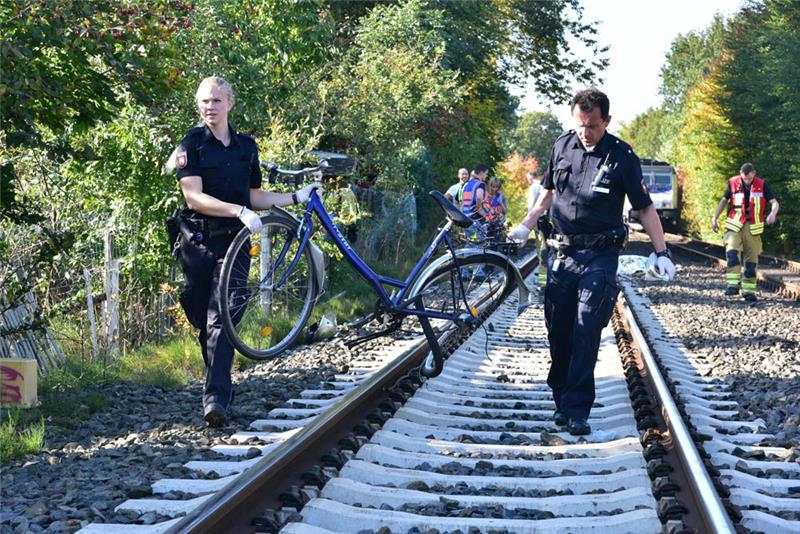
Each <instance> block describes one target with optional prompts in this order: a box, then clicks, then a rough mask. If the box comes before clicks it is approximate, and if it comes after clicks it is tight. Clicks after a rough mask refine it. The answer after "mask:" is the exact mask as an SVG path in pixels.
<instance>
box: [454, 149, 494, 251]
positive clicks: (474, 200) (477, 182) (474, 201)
mask: <svg viewBox="0 0 800 534" xmlns="http://www.w3.org/2000/svg"><path fill="white" fill-rule="evenodd" d="M487 176H489V166H488V165H486V164H485V163H478V164H477V165H475V168H474V169H473V170H472V176H471V177H470V179H469V181H468V182H467V183H465V184H464V187H463V188H462V189H461V211H463V212H464V214H465V215H466V216H467V217H469V218H470V219H472V220H473V221H475V222H474V224H473V225H472V226H470V227H469V228H467V229H466V230H465V231H464V234H465V235H466V236H467V238H468V239H471V240H473V241H474V240H482V239H485V238H486V231H485V228H484V223H485V222H486V214H487V211H486V207H485V201H486V177H487Z"/></svg>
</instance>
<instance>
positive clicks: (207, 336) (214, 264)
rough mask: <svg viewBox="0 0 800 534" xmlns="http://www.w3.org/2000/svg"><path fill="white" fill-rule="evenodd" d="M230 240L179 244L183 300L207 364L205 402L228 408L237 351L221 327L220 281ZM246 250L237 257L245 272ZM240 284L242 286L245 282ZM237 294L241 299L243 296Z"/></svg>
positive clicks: (246, 269)
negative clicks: (183, 284) (184, 282)
mask: <svg viewBox="0 0 800 534" xmlns="http://www.w3.org/2000/svg"><path fill="white" fill-rule="evenodd" d="M231 239H232V238H231V237H228V236H224V237H218V238H211V239H208V240H207V241H204V242H203V243H196V242H194V241H190V242H187V241H186V240H185V239H184V238H183V236H181V247H180V260H181V267H182V268H183V273H184V277H185V279H186V285H185V286H184V289H183V291H181V294H180V302H181V306H182V307H183V310H184V311H185V312H186V317H187V318H188V319H189V322H190V323H191V324H192V326H194V327H195V328H198V329H199V330H200V332H199V334H198V336H197V339H198V341H199V342H200V350H201V351H202V353H203V361H204V362H205V365H206V381H205V386H204V388H203V405H204V406H206V405H208V404H211V403H214V402H215V403H218V404H220V405H221V406H222V407H223V408H225V409H228V408H229V407H230V405H231V402H232V401H233V385H232V382H231V369H232V368H233V356H234V352H233V346H232V345H231V343H230V341H229V340H228V337H227V336H226V335H225V331H224V330H223V327H222V316H221V315H220V304H219V303H220V285H219V280H220V272H221V270H222V261H223V260H224V258H225V253H226V251H227V249H228V246H229V245H230V242H231ZM244 252H245V253H243V254H241V255H240V256H241V257H240V258H237V260H238V261H242V262H244V264H243V265H242V266H241V267H242V268H241V269H236V271H237V272H243V273H246V272H247V271H248V270H249V267H250V258H249V256H248V255H247V254H246V251H244ZM242 282H243V281H242ZM239 286H240V288H241V286H243V283H240V284H239ZM237 293H242V291H238V292H237ZM237 296H238V297H239V298H241V297H242V296H243V295H241V294H238V295H237ZM232 298H233V297H232ZM245 299H246V297H245ZM237 300H238V299H237Z"/></svg>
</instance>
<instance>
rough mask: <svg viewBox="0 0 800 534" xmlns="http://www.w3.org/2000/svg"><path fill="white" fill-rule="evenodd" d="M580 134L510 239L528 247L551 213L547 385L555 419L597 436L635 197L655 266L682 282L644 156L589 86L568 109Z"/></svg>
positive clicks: (556, 150)
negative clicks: (595, 410) (603, 341)
mask: <svg viewBox="0 0 800 534" xmlns="http://www.w3.org/2000/svg"><path fill="white" fill-rule="evenodd" d="M570 110H571V112H572V118H573V121H574V123H575V130H570V131H569V132H567V133H565V134H564V135H562V136H561V137H559V138H558V139H557V140H556V142H555V145H554V146H553V151H552V153H551V157H550V163H549V165H548V169H547V171H546V172H545V178H544V183H543V184H542V186H543V188H544V189H543V191H542V193H541V194H540V195H539V198H538V199H537V200H536V205H535V206H534V207H533V209H532V210H531V211H530V212H528V214H527V215H526V216H525V218H524V219H523V220H522V223H521V224H520V225H519V226H517V227H515V228H514V229H513V230H511V232H509V235H508V237H509V239H511V240H515V241H518V242H523V243H524V242H525V241H526V240H527V239H528V235H529V234H530V232H531V230H532V229H533V227H534V225H535V224H536V222H537V220H538V219H539V217H540V216H541V215H542V214H543V213H544V211H545V210H547V209H550V215H551V219H552V224H553V227H554V233H553V234H552V235H551V236H550V239H549V240H548V244H549V245H551V244H552V246H551V250H550V253H549V254H548V279H547V285H546V286H545V292H544V314H545V324H546V326H547V338H548V341H549V342H550V358H551V365H550V372H549V374H548V377H547V384H548V385H549V386H550V388H551V389H552V390H553V400H554V401H555V406H556V410H555V413H554V414H553V421H554V422H555V424H556V425H558V426H566V427H567V430H568V431H569V433H570V434H572V435H575V436H579V435H584V434H589V433H590V432H591V427H590V426H589V423H588V421H587V419H588V417H589V412H590V411H591V409H592V403H593V402H594V398H595V388H594V368H595V364H596V363H597V352H598V350H599V347H600V337H601V332H602V330H603V328H605V326H606V325H607V324H608V321H609V319H610V318H611V313H612V311H613V310H614V303H615V301H616V299H617V294H618V293H619V286H618V285H617V264H618V260H619V251H620V249H621V248H622V247H623V245H624V243H625V240H626V237H627V228H626V227H625V225H624V224H623V223H622V206H623V202H624V200H625V196H626V195H627V196H628V197H629V198H630V201H631V206H632V207H633V208H634V209H638V210H639V213H640V218H641V221H642V226H643V227H644V229H645V231H646V232H647V234H648V235H649V236H650V240H651V241H652V242H653V246H654V248H655V251H656V252H655V264H656V265H655V268H656V269H657V270H658V271H659V272H660V274H661V275H663V276H664V278H667V279H671V278H672V277H674V276H675V266H674V265H673V264H672V261H671V260H670V255H669V251H668V250H667V246H666V243H665V241H664V231H663V229H662V228H661V221H660V220H659V218H658V213H656V209H655V206H654V205H653V201H652V200H651V199H650V195H649V194H648V192H647V187H646V186H645V183H644V180H643V179H642V167H641V163H640V161H639V158H638V157H637V156H636V154H634V153H633V150H632V149H631V147H630V146H628V145H627V144H626V143H624V142H623V141H621V140H620V139H618V138H617V137H615V136H614V135H612V134H610V133H608V132H607V131H606V128H608V124H609V122H610V121H611V116H610V115H609V101H608V97H607V96H606V95H605V94H604V93H602V92H601V91H599V90H597V89H585V90H583V91H579V92H578V93H576V94H575V96H574V97H573V98H572V101H571V102H570Z"/></svg>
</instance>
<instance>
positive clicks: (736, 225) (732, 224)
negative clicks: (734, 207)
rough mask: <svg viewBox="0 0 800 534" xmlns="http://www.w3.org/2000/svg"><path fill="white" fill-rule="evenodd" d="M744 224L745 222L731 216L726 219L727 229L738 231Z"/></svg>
mask: <svg viewBox="0 0 800 534" xmlns="http://www.w3.org/2000/svg"><path fill="white" fill-rule="evenodd" d="M743 224H744V223H741V222H739V221H738V220H736V219H731V218H730V217H728V218H727V219H725V229H726V230H731V231H733V232H738V231H739V230H741V229H742V226H743Z"/></svg>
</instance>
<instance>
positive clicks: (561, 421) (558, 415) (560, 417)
mask: <svg viewBox="0 0 800 534" xmlns="http://www.w3.org/2000/svg"><path fill="white" fill-rule="evenodd" d="M553 422H554V423H555V424H556V425H557V426H567V423H568V420H567V416H566V415H564V414H563V413H562V412H560V411H558V410H556V411H555V413H554V414H553Z"/></svg>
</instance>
